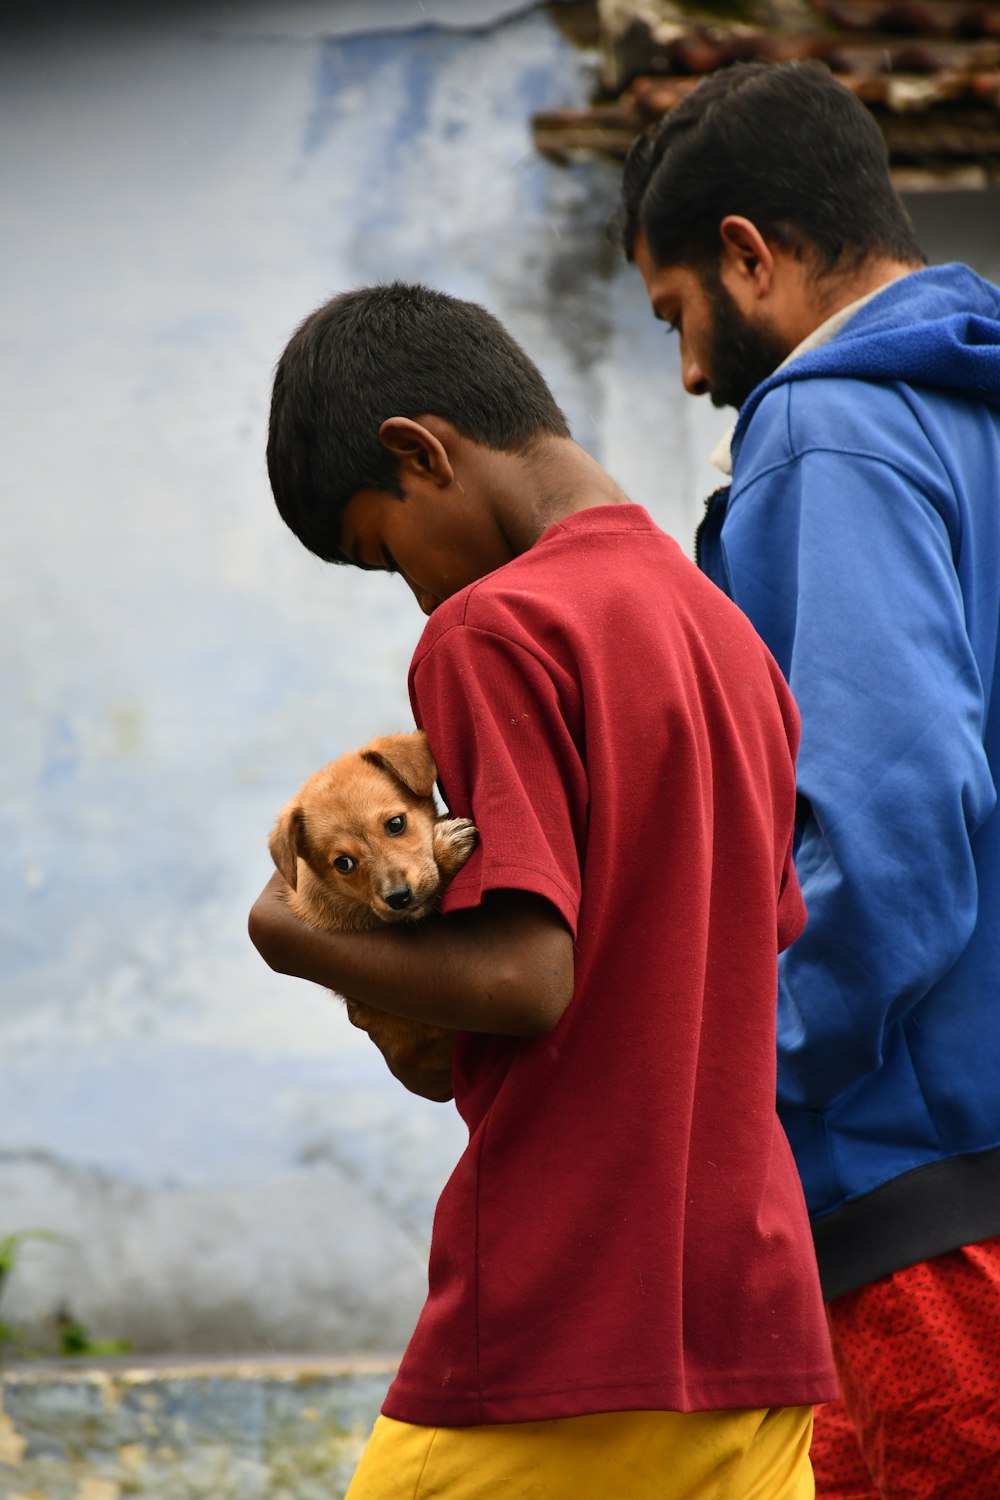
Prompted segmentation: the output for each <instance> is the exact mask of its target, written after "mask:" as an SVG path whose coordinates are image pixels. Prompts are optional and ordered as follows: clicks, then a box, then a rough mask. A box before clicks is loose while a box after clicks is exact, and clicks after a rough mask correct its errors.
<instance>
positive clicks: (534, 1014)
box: [249, 874, 574, 1082]
mask: <svg viewBox="0 0 1000 1500" xmlns="http://www.w3.org/2000/svg"><path fill="white" fill-rule="evenodd" d="M284 892H285V883H284V881H283V880H282V878H281V876H280V875H278V874H274V875H272V877H271V879H270V880H269V881H268V883H267V885H266V886H265V887H264V889H263V891H262V892H261V894H260V896H258V898H257V900H256V902H255V903H254V905H253V907H252V909H251V912H250V921H249V930H250V938H251V940H252V942H253V944H254V946H255V947H256V948H257V950H258V952H259V953H260V955H261V957H262V958H263V959H264V960H265V962H266V963H268V964H269V965H270V966H271V968H272V969H275V970H276V971H277V972H278V973H280V974H291V975H294V976H295V977H297V978H299V979H309V980H311V981H312V982H313V983H314V984H322V985H325V986H326V987H327V988H328V989H332V990H335V991H336V992H337V993H338V994H340V995H349V996H350V997H351V999H352V1000H359V1001H361V1002H362V1003H364V1004H365V1005H374V1006H377V1007H378V1009H380V1010H387V1011H389V1012H391V1013H392V1014H393V1015H397V1016H408V1017H409V1018H410V1019H411V1020H414V1021H423V1022H426V1023H427V1024H429V1025H432V1026H444V1027H448V1028H450V1029H452V1030H455V1031H479V1032H488V1033H491V1034H493V1035H497V1036H520V1037H536V1036H544V1035H545V1034H547V1033H548V1032H550V1031H552V1030H553V1029H554V1027H555V1026H556V1025H557V1023H558V1022H559V1019H560V1017H561V1016H562V1014H563V1011H564V1010H565V1009H566V1007H567V1005H568V1004H569V1002H570V998H571V997H572V994H573V980H574V974H573V939H572V937H571V935H570V933H569V931H568V929H567V927H566V925H565V923H564V922H563V920H562V918H561V917H560V916H559V914H558V912H557V911H556V910H555V908H554V907H553V906H552V905H550V903H549V902H548V901H546V900H545V899H544V898H542V897H540V896H535V895H532V894H530V893H528V892H522V891H512V890H511V891H491V892H488V893H487V894H486V895H485V896H484V898H483V901H482V904H481V905H480V906H477V907H475V908H472V909H470V910H467V911H461V912H456V913H454V914H453V915H452V916H450V917H447V918H434V917H432V918H430V919H428V920H427V921H425V922H422V923H420V924H414V925H413V926H412V927H402V926H400V927H389V928H384V929H379V930H377V931H375V932H351V933H342V932H337V933H328V932H319V931H317V930H316V929H315V928H312V927H307V926H306V925H305V923H304V922H300V921H299V920H298V918H296V917H295V916H293V915H292V913H291V912H290V911H289V910H288V907H287V905H286V902H285V900H284ZM397 1076H398V1075H397ZM401 1081H402V1082H406V1080H405V1079H402V1080H401Z"/></svg>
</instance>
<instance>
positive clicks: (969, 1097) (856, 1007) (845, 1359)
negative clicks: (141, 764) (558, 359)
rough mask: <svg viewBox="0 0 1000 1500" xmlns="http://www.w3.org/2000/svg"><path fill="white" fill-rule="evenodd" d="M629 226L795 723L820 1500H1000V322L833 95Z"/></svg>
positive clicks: (708, 98) (798, 993)
mask: <svg viewBox="0 0 1000 1500" xmlns="http://www.w3.org/2000/svg"><path fill="white" fill-rule="evenodd" d="M623 199H624V202H623V209H624V215H623V223H624V242H625V250H626V254H627V256H628V257H629V259H632V260H634V261H635V263H636V264H637V266H638V268H639V270H640V272H641V274H642V276H643V279H644V282H645V285H646V290H647V293H648V295H649V299H650V302H651V304H652V307H653V310H654V313H655V315H656V316H657V317H658V318H661V319H662V320H663V321H664V322H666V323H667V324H668V325H670V327H671V328H673V329H675V330H676V331H677V333H678V335H679V338H680V355H681V370H682V378H683V382H684V386H685V388H686V390H687V391H688V392H690V393H691V394H695V395H700V394H708V395H709V396H710V397H711V399H712V400H713V402H715V403H716V404H717V405H720V406H722V405H732V406H736V407H738V408H739V418H738V421H737V423H736V426H735V429H734V431H733V434H732V440H731V448H730V451H729V452H727V453H723V454H722V455H721V462H722V465H723V466H724V467H726V469H727V471H730V472H731V474H732V483H731V485H730V487H729V488H728V489H723V490H721V491H719V492H718V493H717V494H716V495H714V496H713V497H712V499H711V501H710V502H709V507H708V510H707V513H706V517H705V520H704V522H703V524H702V527H701V528H700V536H699V562H700V564H701V566H702V568H703V569H704V570H705V571H706V572H707V573H708V574H709V576H710V577H711V578H712V579H713V580H714V581H715V582H716V583H717V584H718V585H719V586H720V587H721V588H722V589H723V590H724V591H725V592H726V593H728V594H729V595H730V596H731V597H732V598H733V599H734V600H735V601H736V603H737V604H738V605H740V606H741V608H742V609H743V610H744V611H745V612H746V613H747V614H748V615H749V617H750V619H751V620H752V621H753V623H754V624H755V625H756V626H757V629H758V630H759V631H760V633H761V635H762V636H763V638H764V640H765V642H766V643H767V644H768V645H769V647H770V648H771V651H772V652H773V653H774V655H775V657H776V658H777V660H778V663H779V665H780V666H781V668H782V670H783V671H784V673H785V675H786V677H787V678H788V681H789V683H790V685H791V687H792V690H793V693H794V695H795V696H796V698H797V701H798V704H799V709H800V712H801V715H802V745H801V751H800V756H799V761H798V772H797V788H798V813H797V818H796V863H797V868H798V874H799V879H800V881H801V883H802V887H803V893H804V895H805V898H806V906H807V910H808V913H809V919H808V923H807V926H806V930H805V933H804V935H803V937H802V938H800V940H799V941H798V942H797V943H796V944H795V946H794V947H793V948H792V949H790V950H789V951H788V952H786V953H785V954H784V955H783V956H782V959H781V965H780V978H779V1017H778V1098H779V1109H780V1113H781V1118H782V1120H783V1123H784V1125H785V1127H786V1130H787V1132H788V1135H789V1138H790V1140H791V1143H792V1147H793V1150H794V1152H795V1155H796V1159H797V1162H798V1166H799V1170H800V1173H801V1176H802V1179H803V1184H804V1187H805V1191H806V1199H807V1203H808V1204H809V1208H810V1214H811V1218H812V1224H813V1233H814V1239H815V1244H816V1249H817V1255H818V1259H819V1265H820V1272H821V1277H822V1281H823V1288H824V1295H825V1297H826V1299H827V1311H828V1317H829V1321H830V1326H831V1333H832V1336H833V1343H834V1352H835V1357H836V1361H837V1365H838V1373H839V1376H840V1383H841V1391H842V1395H843V1406H840V1405H836V1406H833V1407H830V1408H824V1409H821V1410H820V1411H819V1412H818V1413H817V1423H816V1435H815V1438H814V1444H813V1463H814V1468H815V1470H816V1476H817V1493H818V1494H819V1495H820V1496H824V1497H837V1500H848V1497H850V1500H861V1497H867V1496H890V1495H891V1496H903V1495H906V1496H907V1497H929V1496H945V1495H947V1496H949V1497H956V1496H962V1497H963V1500H967V1497H969V1496H973V1495H977V1496H978V1495H982V1496H986V1495H996V1494H1000V1405H998V1392H1000V1355H998V1352H997V1351H998V1350H1000V1239H997V1238H996V1236H997V1235H998V1232H1000V815H998V814H996V813H995V811H994V809H995V804H996V790H995V786H994V779H995V776H996V772H997V767H998V763H1000V693H998V692H997V691H995V687H996V684H997V670H998V660H1000V655H998V648H1000V629H998V622H1000V292H998V290H997V288H995V287H993V286H991V285H989V284H988V283H986V282H984V281H982V280H981V279H980V278H979V277H977V276H976V275H974V274H973V272H972V271H970V270H969V269H968V268H966V267H964V266H960V265H949V266H941V267H934V268H926V266H925V262H924V257H923V255H922V253H921V251H920V249H919V247H918V245H917V244H916V241H915V239H914V235H913V231H912V227H911V225H910V223H909V220H908V218H907V215H906V213H905V210H904V208H903V206H902V204H901V202H900V201H899V199H898V197H897V195H896V193H895V192H894V190H893V188H892V185H891V183H890V179H889V174H888V165H887V157H886V151H885V147H884V143H883V141H882V137H881V135H880V133H879V131H878V129H877V126H876V125H875V122H874V121H873V120H872V118H871V117H870V116H869V114H868V113H867V111H866V110H865V109H864V108H863V107H862V106H861V105H860V104H858V103H857V102H856V101H855V100H854V98H853V97H852V96H851V95H850V94H849V93H848V92H847V91H846V90H845V89H843V88H842V87H841V86H840V85H839V84H837V82H836V81H835V80H834V79H833V78H832V76H831V75H830V74H829V72H828V71H827V70H826V69H825V68H821V67H819V66H818V65H811V64H782V65H778V66H773V67H769V66H766V65H763V64H751V65H745V66H740V67H736V68H733V69H729V70H726V71H724V72H721V73H718V74H716V75H713V76H712V77H710V78H708V79H707V80H705V82H703V83H702V84H700V85H699V87H698V88H697V89H696V90H695V91H694V93H693V94H692V95H691V96H690V97H689V98H688V100H687V101H685V102H684V103H683V104H681V105H680V106H678V107H677V108H676V109H675V110H673V111H672V112H671V113H670V114H669V115H668V116H666V117H665V119H664V120H663V121H662V122H661V123H660V125H659V126H657V127H654V128H653V129H652V130H651V131H650V132H648V133H647V135H646V136H645V137H643V138H641V139H640V140H639V141H638V142H636V143H635V145H634V146H633V148H632V150H631V152H630V155H629V158H628V160H627V163H626V166H625V173H624V181H623Z"/></svg>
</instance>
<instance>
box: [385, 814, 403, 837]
mask: <svg viewBox="0 0 1000 1500" xmlns="http://www.w3.org/2000/svg"><path fill="white" fill-rule="evenodd" d="M405 827H406V814H405V813H397V814H396V816H395V817H394V818H389V820H388V821H387V823H386V825H385V831H386V833H387V834H388V835H389V837H390V838H395V837H396V835H397V833H402V831H403V829H404V828H405Z"/></svg>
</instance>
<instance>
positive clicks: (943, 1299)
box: [811, 1236, 1000, 1500]
mask: <svg viewBox="0 0 1000 1500" xmlns="http://www.w3.org/2000/svg"><path fill="white" fill-rule="evenodd" d="M827 1314H828V1317H829V1322H830V1334H831V1337H832V1340H833V1354H834V1359H835V1361H836V1365H837V1373H838V1375H839V1377H840V1389H841V1395H842V1398H843V1399H842V1400H841V1401H837V1402H832V1403H831V1404H830V1405H829V1406H820V1407H817V1408H816V1425H815V1429H814V1433H813V1444H812V1450H811V1456H812V1463H813V1470H814V1472H815V1475H816V1497H817V1500H890V1497H891V1500H1000V1236H997V1237H996V1238H994V1239H991V1240H984V1241H983V1242H982V1243H981V1244H978V1245H967V1246H966V1247H965V1248H964V1249H961V1250H952V1251H950V1252H949V1253H948V1254H947V1255H938V1256H935V1258H934V1259H933V1260H928V1261H923V1262H921V1263H920V1264H919V1265H916V1266H907V1267H906V1268H905V1270H902V1271H895V1272H894V1273H893V1274H892V1275H891V1276H886V1277H883V1278H882V1279H881V1280H880V1281H875V1282H872V1284H871V1285H870V1286H864V1287H859V1288H858V1290H857V1291H854V1292H847V1293H845V1294H844V1296H842V1297H835V1298H834V1299H833V1301H832V1302H829V1303H828V1304H827Z"/></svg>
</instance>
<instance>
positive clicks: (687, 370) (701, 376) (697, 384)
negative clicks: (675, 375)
mask: <svg viewBox="0 0 1000 1500" xmlns="http://www.w3.org/2000/svg"><path fill="white" fill-rule="evenodd" d="M681 380H682V381H683V383H684V389H685V390H686V391H687V393H688V395H689V396H704V395H707V393H708V379H707V377H706V375H705V372H704V370H703V369H702V368H701V366H700V365H699V363H698V361H697V360H696V359H694V358H692V357H691V355H689V354H685V353H683V351H682V353H681Z"/></svg>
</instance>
